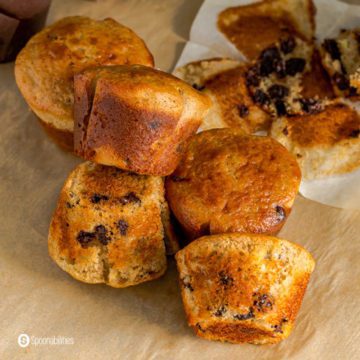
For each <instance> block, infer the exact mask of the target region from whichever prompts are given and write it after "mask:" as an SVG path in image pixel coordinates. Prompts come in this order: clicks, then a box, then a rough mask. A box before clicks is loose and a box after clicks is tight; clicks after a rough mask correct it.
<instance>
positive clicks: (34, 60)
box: [15, 16, 154, 151]
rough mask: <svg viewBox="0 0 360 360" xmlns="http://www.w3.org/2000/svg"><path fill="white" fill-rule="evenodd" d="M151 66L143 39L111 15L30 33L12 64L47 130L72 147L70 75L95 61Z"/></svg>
mask: <svg viewBox="0 0 360 360" xmlns="http://www.w3.org/2000/svg"><path fill="white" fill-rule="evenodd" d="M116 64H142V65H147V66H153V65H154V61H153V57H152V55H151V54H150V52H149V50H148V49H147V47H146V45H145V43H144V42H143V40H142V39H140V38H139V37H138V36H137V35H136V34H135V33H134V32H133V31H132V30H130V29H128V28H127V27H125V26H123V25H120V24H119V23H118V22H116V21H115V20H113V19H110V18H107V19H105V20H101V21H99V20H92V19H89V18H87V17H82V16H73V17H66V18H64V19H61V20H59V21H57V22H56V23H54V24H53V25H51V26H49V27H47V28H45V29H43V30H42V31H40V32H39V33H38V34H36V35H35V36H33V37H32V38H31V39H30V41H29V42H28V43H27V45H26V46H25V47H24V48H23V50H22V51H21V52H20V53H19V55H18V56H17V58H16V62H15V78H16V82H17V85H18V87H19V89H20V92H21V93H22V95H23V96H24V98H25V100H26V102H27V103H28V105H29V106H30V108H31V110H32V111H33V112H34V113H35V114H36V115H37V116H38V117H39V119H40V122H41V124H42V125H43V126H44V128H45V129H46V130H47V133H48V134H49V135H50V136H51V137H52V138H53V139H54V140H55V141H56V142H57V143H58V144H60V145H61V146H62V147H64V148H66V149H68V150H71V151H72V150H73V128H74V120H73V104H74V90H73V76H74V74H75V73H77V72H79V71H82V70H84V69H85V68H88V67H92V66H97V65H116Z"/></svg>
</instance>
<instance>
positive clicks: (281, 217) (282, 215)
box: [275, 205, 286, 221]
mask: <svg viewBox="0 0 360 360" xmlns="http://www.w3.org/2000/svg"><path fill="white" fill-rule="evenodd" d="M275 211H276V214H277V217H278V219H279V221H283V220H284V219H285V217H286V212H285V210H284V208H283V207H281V206H279V205H277V206H276V207H275Z"/></svg>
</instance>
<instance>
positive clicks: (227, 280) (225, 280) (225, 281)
mask: <svg viewBox="0 0 360 360" xmlns="http://www.w3.org/2000/svg"><path fill="white" fill-rule="evenodd" d="M219 278H220V279H219V280H220V283H221V284H222V285H225V286H231V285H232V284H233V283H234V279H233V278H232V277H231V276H229V275H227V274H226V273H225V272H224V271H220V272H219Z"/></svg>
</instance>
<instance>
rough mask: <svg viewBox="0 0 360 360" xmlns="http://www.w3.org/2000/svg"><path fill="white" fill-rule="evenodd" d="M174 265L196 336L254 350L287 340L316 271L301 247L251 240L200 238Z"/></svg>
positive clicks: (259, 238) (268, 239)
mask: <svg viewBox="0 0 360 360" xmlns="http://www.w3.org/2000/svg"><path fill="white" fill-rule="evenodd" d="M176 262H177V267H178V270H179V277H180V287H181V295H182V299H183V303H184V308H185V313H186V316H187V321H188V324H189V326H191V327H192V328H193V329H194V331H195V332H196V335H198V336H200V337H202V338H205V339H208V340H220V341H227V342H231V343H243V342H247V343H252V344H273V343H277V342H279V341H281V340H283V339H285V338H287V337H288V336H289V335H290V332H291V330H292V328H293V326H294V322H295V319H296V316H297V313H298V311H299V309H300V306H301V302H302V299H303V296H304V293H305V290H306V287H307V285H308V282H309V278H310V275H311V273H312V271H313V270H314V266H315V262H314V260H313V258H312V256H311V254H310V253H308V252H307V251H306V250H305V249H303V248H302V247H300V246H299V245H296V244H293V243H291V242H289V241H286V240H281V239H277V238H275V237H270V236H265V235H255V234H252V235H250V234H243V235H241V234H221V235H211V236H204V237H202V238H200V239H197V240H195V241H194V242H192V243H191V244H190V245H188V246H187V247H186V248H184V249H182V250H180V251H179V252H178V253H177V254H176Z"/></svg>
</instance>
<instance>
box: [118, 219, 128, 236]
mask: <svg viewBox="0 0 360 360" xmlns="http://www.w3.org/2000/svg"><path fill="white" fill-rule="evenodd" d="M117 227H118V229H119V231H120V234H121V235H123V236H125V235H126V233H127V230H128V228H129V224H128V223H127V222H126V221H125V220H119V221H118V222H117Z"/></svg>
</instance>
